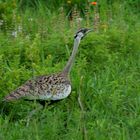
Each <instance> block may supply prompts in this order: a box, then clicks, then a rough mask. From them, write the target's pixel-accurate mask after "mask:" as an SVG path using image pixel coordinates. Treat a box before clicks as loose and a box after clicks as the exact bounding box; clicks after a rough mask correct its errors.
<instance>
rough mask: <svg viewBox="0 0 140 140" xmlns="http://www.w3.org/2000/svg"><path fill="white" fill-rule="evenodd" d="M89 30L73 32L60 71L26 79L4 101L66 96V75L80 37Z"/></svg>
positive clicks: (83, 29)
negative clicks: (69, 52) (65, 58)
mask: <svg viewBox="0 0 140 140" xmlns="http://www.w3.org/2000/svg"><path fill="white" fill-rule="evenodd" d="M89 31H90V30H89V29H86V28H82V29H80V30H79V31H78V32H77V33H76V34H75V36H74V47H73V51H72V54H71V56H70V58H69V60H68V62H67V64H66V66H65V67H64V70H63V71H62V72H60V73H58V74H52V75H49V76H46V75H44V76H39V77H35V78H33V79H32V80H28V81H27V82H26V83H25V84H23V85H21V86H20V87H19V88H18V89H16V90H15V91H13V92H11V93H10V94H9V95H7V96H6V97H5V98H4V101H13V100H17V99H20V98H25V99H29V100H36V99H37V100H60V99H64V98H66V97H67V96H68V95H69V94H70V92H71V84H70V80H69V78H68V77H69V76H68V75H69V73H70V71H71V67H72V63H73V62H74V59H75V56H76V52H77V50H78V46H79V43H80V41H81V39H82V38H83V37H84V36H85V35H86V34H87V33H88V32H89Z"/></svg>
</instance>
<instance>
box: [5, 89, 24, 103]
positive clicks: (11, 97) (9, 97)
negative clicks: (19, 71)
mask: <svg viewBox="0 0 140 140" xmlns="http://www.w3.org/2000/svg"><path fill="white" fill-rule="evenodd" d="M24 96H25V94H24V92H21V90H16V91H14V92H11V93H10V94H9V95H7V96H6V97H4V99H3V100H2V101H3V102H11V101H15V100H18V99H20V98H22V97H24Z"/></svg>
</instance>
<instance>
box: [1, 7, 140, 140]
mask: <svg viewBox="0 0 140 140" xmlns="http://www.w3.org/2000/svg"><path fill="white" fill-rule="evenodd" d="M102 10H103V9H102ZM123 10H124V9H123ZM123 10H122V11H123ZM120 11H121V9H120ZM120 11H119V12H120ZM102 12H103V11H102ZM46 13H47V14H46ZM104 14H105V12H104V13H103V15H104ZM131 14H132V13H131ZM103 15H101V18H103ZM138 17H139V16H138V14H136V13H133V16H132V15H131V16H130V17H129V18H128V17H126V16H125V15H123V13H121V17H120V19H119V17H115V16H114V17H113V19H112V21H111V22H110V21H109V20H107V19H106V18H103V20H101V23H100V29H99V32H93V33H91V34H89V35H88V36H86V37H85V38H84V39H83V40H82V41H81V44H80V47H79V51H78V54H77V57H76V61H75V65H74V66H73V69H72V72H71V74H70V77H71V81H72V93H71V95H70V96H69V97H68V98H67V99H64V100H62V101H60V102H57V103H55V104H53V105H50V106H46V107H45V108H44V109H40V107H41V105H40V104H38V103H35V102H27V101H23V100H20V101H17V102H14V103H6V104H1V106H0V139H1V140H45V139H48V140H59V139H61V140H62V139H64V140H82V139H87V140H93V139H95V140H138V139H139V138H140V133H139V132H140V107H139V106H140V46H139V44H140V39H139V36H140V31H139V27H140V25H139V18H138ZM14 22H15V24H14V26H13V27H12V28H14V29H16V30H17V29H18V28H19V26H21V27H22V31H21V32H19V33H18V35H17V37H13V36H12V35H11V32H12V30H13V29H12V28H7V29H6V32H5V31H4V32H3V31H2V30H1V32H0V99H2V98H3V97H4V96H5V95H7V94H8V93H9V92H11V91H13V90H14V89H16V88H17V87H18V86H20V85H21V84H23V83H24V82H25V81H26V80H28V79H30V78H32V77H33V76H37V75H43V74H50V73H54V72H58V71H61V70H62V69H63V67H64V66H65V64H66V62H67V59H68V57H69V56H70V52H71V50H72V45H73V35H74V33H75V31H76V30H77V26H76V23H75V22H74V23H73V24H72V26H71V25H70V24H69V21H68V20H67V19H66V18H65V16H64V14H63V13H59V14H57V13H55V12H54V13H50V12H49V10H48V11H47V12H46V9H43V8H40V9H39V10H38V11H37V12H31V11H30V10H29V9H27V10H26V11H25V12H23V13H21V14H18V13H16V18H15V19H14ZM88 22H90V23H89V24H90V27H91V28H92V20H91V21H88ZM86 23H87V21H85V20H83V21H82V23H81V26H84V27H85V26H86V25H85V24H86ZM102 24H106V26H107V28H106V29H104V28H103V27H102ZM79 99H80V102H79ZM80 103H81V104H82V108H81V106H80ZM34 109H38V111H36V112H35V113H33V114H32V117H31V118H30V115H31V112H32V111H33V110H34Z"/></svg>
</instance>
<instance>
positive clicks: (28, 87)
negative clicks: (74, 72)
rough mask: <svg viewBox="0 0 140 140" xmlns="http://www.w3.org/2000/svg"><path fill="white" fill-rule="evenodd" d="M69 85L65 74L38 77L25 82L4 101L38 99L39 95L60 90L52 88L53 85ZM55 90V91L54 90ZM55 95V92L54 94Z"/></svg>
mask: <svg viewBox="0 0 140 140" xmlns="http://www.w3.org/2000/svg"><path fill="white" fill-rule="evenodd" d="M61 84H62V85H66V86H67V85H70V81H69V79H68V77H67V75H66V74H64V73H60V74H52V75H50V76H39V77H36V78H34V79H32V80H29V81H27V82H26V83H25V84H23V85H22V86H20V87H19V88H18V89H16V90H15V91H13V92H11V93H10V94H9V95H7V96H6V97H5V98H4V101H13V100H17V99H20V98H27V99H28V98H29V99H39V96H40V95H45V94H46V93H47V94H50V93H52V91H55V90H57V91H58V90H61V89H62V88H57V89H56V87H54V85H61ZM54 88H55V89H54ZM59 92H61V91H59ZM54 94H56V92H54Z"/></svg>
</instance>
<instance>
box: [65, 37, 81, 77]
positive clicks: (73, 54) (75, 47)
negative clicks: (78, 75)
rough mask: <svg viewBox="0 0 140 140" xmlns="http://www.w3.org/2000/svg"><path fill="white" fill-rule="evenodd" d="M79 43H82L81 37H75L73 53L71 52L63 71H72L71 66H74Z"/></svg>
mask: <svg viewBox="0 0 140 140" xmlns="http://www.w3.org/2000/svg"><path fill="white" fill-rule="evenodd" d="M79 43H80V38H76V39H74V46H73V51H72V54H71V56H70V58H69V60H68V62H67V64H66V66H65V67H64V70H63V72H64V73H66V74H68V73H70V71H71V67H72V64H73V62H74V59H75V56H76V53H77V50H78V46H79Z"/></svg>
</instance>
